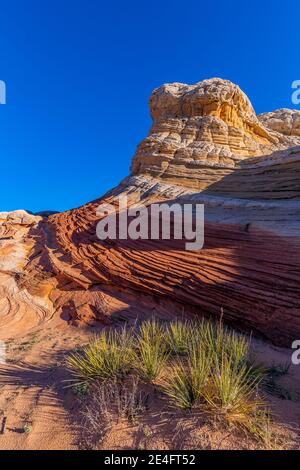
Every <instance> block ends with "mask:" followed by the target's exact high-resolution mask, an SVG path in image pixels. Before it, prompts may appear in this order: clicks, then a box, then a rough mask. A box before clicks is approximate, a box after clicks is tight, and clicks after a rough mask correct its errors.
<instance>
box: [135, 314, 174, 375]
mask: <svg viewBox="0 0 300 470" xmlns="http://www.w3.org/2000/svg"><path fill="white" fill-rule="evenodd" d="M164 333H165V331H164V329H163V328H162V326H161V325H160V324H159V323H158V322H157V321H155V320H150V321H146V322H144V323H142V325H141V327H140V331H139V334H138V335H137V341H136V357H135V359H136V367H137V370H138V371H139V373H140V374H141V375H142V377H143V378H144V379H145V380H147V381H149V382H152V381H153V380H155V379H156V378H157V377H158V376H159V374H160V372H161V371H162V369H163V367H164V365H165V364H166V361H167V359H168V352H167V351H166V343H165V338H164Z"/></svg>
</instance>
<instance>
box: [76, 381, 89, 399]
mask: <svg viewBox="0 0 300 470" xmlns="http://www.w3.org/2000/svg"><path fill="white" fill-rule="evenodd" d="M72 390H73V392H74V393H75V395H77V396H78V397H80V398H82V397H84V396H85V395H87V394H88V391H89V385H88V383H86V382H83V383H77V384H75V385H73V387H72Z"/></svg>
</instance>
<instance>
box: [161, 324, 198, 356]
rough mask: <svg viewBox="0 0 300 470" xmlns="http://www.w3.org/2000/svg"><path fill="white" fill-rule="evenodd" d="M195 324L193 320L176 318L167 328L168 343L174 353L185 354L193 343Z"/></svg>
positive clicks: (169, 348)
mask: <svg viewBox="0 0 300 470" xmlns="http://www.w3.org/2000/svg"><path fill="white" fill-rule="evenodd" d="M193 327H194V325H193V324H192V323H191V322H187V321H183V322H182V321H179V320H175V321H172V322H171V323H169V325H168V326H167V329H166V343H167V347H168V350H169V351H170V353H171V354H173V355H178V356H181V355H185V354H187V352H188V349H189V347H190V345H191V339H192V336H193V329H194V328H193Z"/></svg>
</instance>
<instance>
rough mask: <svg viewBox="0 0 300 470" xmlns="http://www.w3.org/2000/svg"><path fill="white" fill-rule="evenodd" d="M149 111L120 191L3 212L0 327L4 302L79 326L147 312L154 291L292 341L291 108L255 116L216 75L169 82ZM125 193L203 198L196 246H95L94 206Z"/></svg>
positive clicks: (296, 183)
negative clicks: (72, 205)
mask: <svg viewBox="0 0 300 470" xmlns="http://www.w3.org/2000/svg"><path fill="white" fill-rule="evenodd" d="M150 109H151V113H152V117H153V126H152V128H151V130H150V133H149V136H148V137H147V138H146V139H145V140H144V141H143V142H142V143H141V144H140V145H139V146H138V148H137V151H136V154H135V156H134V157H133V162H132V168H131V175H130V176H129V177H128V178H125V180H123V181H122V182H121V183H120V185H119V186H118V187H117V188H115V189H113V190H112V191H111V192H110V193H108V194H106V195H105V196H104V197H103V198H100V199H99V200H96V201H93V202H91V203H88V204H86V205H84V206H82V207H80V208H78V209H74V210H71V211H67V212H64V213H59V214H54V215H50V216H49V217H48V218H39V219H38V220H35V222H34V223H33V224H32V223H29V221H27V225H26V224H25V225H23V226H21V225H20V224H18V223H17V221H16V220H15V219H14V218H12V219H11V220H10V221H8V220H7V216H6V218H5V217H4V216H3V217H2V218H1V217H0V226H1V227H2V228H1V233H2V235H3V237H2V241H1V242H0V255H1V260H2V263H3V266H4V265H5V266H6V268H5V269H3V270H2V274H0V276H4V277H5V279H6V280H5V282H6V285H8V286H9V287H8V288H6V290H5V292H4V291H3V289H2V291H1V292H2V293H1V295H2V297H1V298H0V302H1V303H0V305H2V308H4V307H3V305H6V307H5V309H6V310H5V312H6V313H5V315H4V320H3V318H2V319H1V317H0V327H1V325H3V321H8V318H9V317H10V316H11V317H12V318H13V319H15V318H16V316H17V315H18V314H17V313H16V309H17V307H16V305H14V306H13V305H12V306H10V304H9V299H11V298H12V297H14V299H17V300H15V302H17V306H19V311H23V313H24V315H25V314H26V315H27V316H28V318H29V316H30V315H31V317H34V318H35V320H34V318H31V317H30V318H31V320H30V321H31V322H34V321H40V319H43V318H47V317H48V316H52V315H62V316H63V318H65V319H66V320H67V321H71V322H73V323H75V324H90V323H93V322H95V321H96V322H97V321H101V322H103V323H104V324H106V323H107V322H109V321H110V319H111V318H113V317H114V315H116V313H117V312H121V311H123V312H126V314H124V315H125V318H126V316H127V318H128V316H130V315H132V316H134V315H135V316H136V315H142V314H143V308H142V305H145V304H144V303H143V302H145V299H148V300H147V302H148V304H147V305H148V307H149V306H151V305H152V306H153V308H155V309H158V310H159V309H160V308H161V309H162V310H163V309H165V308H166V306H168V307H167V308H168V309H169V311H170V312H172V311H174V312H175V311H180V309H181V308H184V309H185V311H187V312H191V314H193V315H202V314H206V315H213V316H219V315H220V311H221V309H223V312H224V319H225V320H226V321H228V322H229V323H231V324H233V325H235V326H237V327H239V328H241V329H244V330H247V331H253V332H254V333H255V334H257V335H260V336H263V337H265V338H268V339H270V340H272V341H274V342H275V343H277V344H285V345H290V344H291V341H292V340H293V339H296V338H299V337H300V289H299V285H300V249H299V248H300V136H299V132H298V127H299V126H298V115H297V113H296V112H291V111H287V110H284V112H282V111H280V112H279V111H278V112H273V113H267V114H265V115H261V116H256V114H255V112H254V110H253V108H252V106H251V103H250V101H249V100H248V98H247V97H246V95H245V94H244V93H243V92H242V91H241V90H240V89H239V88H238V87H237V86H236V85H233V84H232V83H230V82H228V81H223V80H220V79H212V80H206V81H204V82H200V83H198V84H196V85H193V86H188V85H183V84H178V83H175V84H171V85H164V86H163V87H161V88H159V89H157V90H155V91H154V92H153V95H152V96H151V98H150ZM120 195H126V196H128V199H129V201H130V204H131V205H133V204H136V205H139V204H144V205H147V206H150V204H151V203H153V202H159V201H164V202H168V203H175V202H180V203H201V204H204V206H205V243H204V247H203V249H201V250H198V251H187V250H186V249H185V243H184V241H181V240H130V239H129V240H106V241H100V240H99V239H98V238H97V236H96V226H97V223H98V221H99V216H97V214H96V211H97V207H98V206H99V204H100V203H102V202H107V203H111V204H115V205H116V204H117V201H118V197H119V196H120ZM7 233H11V234H12V235H11V237H10V239H7V238H6V236H5V234H7ZM9 246H10V248H8V247H9ZM25 247H26V249H25ZM12 250H15V253H16V255H15V260H16V261H17V260H18V262H17V263H16V264H17V265H18V266H17V268H16V266H14V265H13V263H12V261H11V260H12V257H11V253H12ZM17 253H18V254H17ZM9 260H10V261H9ZM5 263H6V264H5ZM16 274H17V275H16ZM3 282H4V281H3ZM16 294H17V295H16ZM120 296H121V297H122V298H121V297H120ZM20 297H21V299H20ZM18 299H19V300H18ZM24 299H25V300H24ZM141 299H143V301H142V300H141ZM22 302H23V303H22ZM24 302H25V304H26V307H25V306H24V305H25V304H24ZM28 303H29V304H30V303H31V304H32V306H33V307H32V312H35V313H34V314H32V313H31V314H29V313H28ZM139 304H140V306H139ZM162 305H163V306H164V307H162ZM149 308H150V307H149ZM150 309H151V308H150ZM41 312H42V313H41ZM10 314H11V315H10ZM24 315H22V318H23V319H24ZM12 318H10V321H12ZM22 321H23V320H22ZM1 322H2V323H1Z"/></svg>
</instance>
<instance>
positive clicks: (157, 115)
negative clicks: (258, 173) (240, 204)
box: [131, 78, 300, 197]
mask: <svg viewBox="0 0 300 470" xmlns="http://www.w3.org/2000/svg"><path fill="white" fill-rule="evenodd" d="M150 111H151V115H152V117H153V121H154V122H153V126H152V128H151V130H150V134H149V136H148V137H147V138H146V139H145V140H144V141H143V142H142V143H141V144H140V145H139V146H138V148H137V151H136V154H135V156H134V157H133V161H132V167H131V174H132V175H137V174H146V175H147V174H148V175H151V176H154V177H156V178H160V179H162V180H164V181H167V182H170V183H174V184H182V185H185V186H188V187H191V188H195V189H198V190H204V189H207V188H209V187H211V185H213V184H215V183H218V182H219V181H223V180H224V178H226V177H227V176H228V175H231V174H232V173H233V172H234V171H235V170H236V169H238V168H240V167H242V168H243V169H244V168H245V170H247V168H248V165H247V162H248V159H249V157H254V156H264V155H271V154H272V153H273V152H275V151H276V150H277V151H278V150H284V149H289V148H291V147H295V146H297V145H300V138H299V136H297V133H295V134H289V136H287V135H286V134H287V132H281V131H280V129H278V128H276V129H274V126H272V123H271V125H270V126H268V122H269V121H270V122H271V121H272V120H269V119H268V118H267V117H264V116H265V115H262V116H260V119H258V117H257V116H256V114H255V112H254V110H253V108H252V105H251V103H250V101H249V99H248V98H247V96H246V95H245V94H244V93H243V92H242V91H241V90H240V88H239V87H238V86H237V85H234V84H233V83H231V82H229V81H226V80H221V79H218V78H213V79H210V80H204V81H203V82H199V83H197V84H196V85H191V86H189V85H183V84H180V83H173V84H169V85H163V86H162V87H160V88H158V89H156V90H154V92H153V94H152V96H151V97H150ZM289 118H290V116H289ZM272 122H273V121H272ZM295 122H296V121H295ZM295 126H296V124H295ZM275 127H276V126H275ZM277 127H279V126H277ZM283 128H284V126H283V125H282V126H281V129H283ZM288 155H289V153H287V155H285V160H288V158H289V157H288ZM270 164H272V162H270ZM252 168H253V163H252V162H251V161H249V169H250V171H248V174H247V176H246V178H247V179H248V180H249V182H251V174H253V173H254V174H255V170H254V171H251V170H252ZM243 184H244V180H242V181H241V183H240V186H243ZM230 185H231V187H232V184H231V181H230ZM238 185H239V183H238V182H237V186H238ZM252 185H253V178H252ZM215 187H216V188H217V189H218V187H217V185H215ZM214 189H215V188H214ZM253 193H254V191H253ZM253 196H255V195H254V194H253ZM272 196H273V195H270V197H272ZM239 197H243V194H242V190H241V191H239ZM246 197H248V191H247V192H246ZM258 197H261V195H259V196H258Z"/></svg>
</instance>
